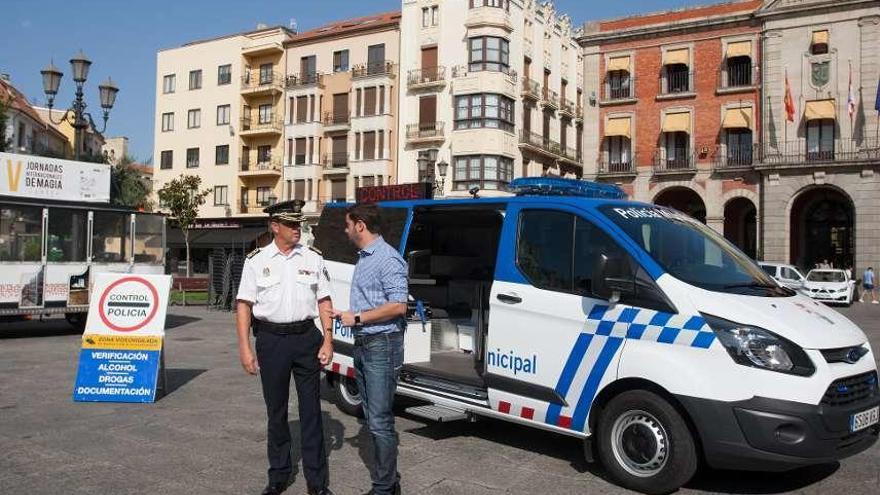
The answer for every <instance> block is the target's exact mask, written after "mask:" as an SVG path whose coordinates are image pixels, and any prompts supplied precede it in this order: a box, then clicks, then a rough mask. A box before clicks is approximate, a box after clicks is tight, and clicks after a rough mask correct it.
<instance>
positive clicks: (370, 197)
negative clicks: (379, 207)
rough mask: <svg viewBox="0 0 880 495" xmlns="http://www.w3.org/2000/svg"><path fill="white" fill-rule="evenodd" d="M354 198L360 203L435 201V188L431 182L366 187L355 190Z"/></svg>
mask: <svg viewBox="0 0 880 495" xmlns="http://www.w3.org/2000/svg"><path fill="white" fill-rule="evenodd" d="M354 196H355V201H356V202H358V203H376V202H379V201H403V200H412V199H434V187H433V184H431V183H430V182H414V183H411V184H397V185H391V186H365V187H359V188H357V189H355V192H354Z"/></svg>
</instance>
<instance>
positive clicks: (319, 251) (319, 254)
mask: <svg viewBox="0 0 880 495" xmlns="http://www.w3.org/2000/svg"><path fill="white" fill-rule="evenodd" d="M309 249H311V250H312V251H314V252H316V253H318V256H324V253H322V252H321V250H320V249H318V248H316V247H315V246H309Z"/></svg>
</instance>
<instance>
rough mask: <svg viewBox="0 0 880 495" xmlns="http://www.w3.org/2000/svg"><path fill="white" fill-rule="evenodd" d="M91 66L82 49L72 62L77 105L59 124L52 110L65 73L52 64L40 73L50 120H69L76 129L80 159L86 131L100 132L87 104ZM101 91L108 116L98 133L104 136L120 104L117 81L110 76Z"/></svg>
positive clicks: (104, 110) (77, 156)
mask: <svg viewBox="0 0 880 495" xmlns="http://www.w3.org/2000/svg"><path fill="white" fill-rule="evenodd" d="M91 66H92V61H91V60H89V59H88V58H87V57H86V56H85V54H84V53H83V52H82V50H80V52H79V53H78V54H76V56H75V57H73V58H72V59H70V68H71V70H72V72H73V82H74V83H75V84H76V97H75V98H74V100H73V106H71V107H70V108H69V109H67V111H66V112H64V115H63V116H62V117H61V119H60V120H58V121H57V122H56V121H55V119H53V118H52V108H53V106H54V103H55V96H57V95H58V87H59V86H61V78H62V77H63V76H64V74H63V73H62V72H61V71H60V70H59V69H58V67H55V64H53V63H52V62H49V65H48V66H46V68H45V69H43V70H41V71H40V74H42V75H43V91H44V92H45V93H46V97H47V99H48V106H49V120H50V121H52V123H53V124H56V125H58V124H61V123H62V122H65V121H67V122H68V123H69V124H70V125H71V126H72V127H73V129H74V134H73V149H74V152H73V153H74V158H75V159H76V160H79V159H80V153H81V150H82V134H83V131H85V130H86V129H88V128H89V127H92V128H94V129H95V130H97V126H96V125H95V121H94V120H92V114H90V113H89V112H86V102H85V101H84V100H83V86H84V85H85V83H86V79H87V78H88V76H89V68H90V67H91ZM98 92H99V96H100V101H101V108H102V109H103V114H104V123H103V126H102V127H101V130H100V131H98V132H99V133H103V132H104V131H105V130H106V129H107V120H108V119H109V118H110V109H112V108H113V104H114V103H115V102H116V93H118V92H119V88H117V87H116V85H115V84H113V81H112V80H111V79H110V78H109V77H108V78H107V80H106V81H104V82H103V83H101V84H100V85H99V86H98Z"/></svg>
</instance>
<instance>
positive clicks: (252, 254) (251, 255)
mask: <svg viewBox="0 0 880 495" xmlns="http://www.w3.org/2000/svg"><path fill="white" fill-rule="evenodd" d="M259 252H260V248H257V249H254V250H253V251H251V252H250V253H248V255H247V259H251V258H253V257H254V256H256V255H257V253H259Z"/></svg>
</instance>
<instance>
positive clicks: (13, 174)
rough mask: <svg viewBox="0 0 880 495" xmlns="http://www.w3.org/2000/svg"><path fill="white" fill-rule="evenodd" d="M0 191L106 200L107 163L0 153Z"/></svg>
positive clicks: (108, 174)
mask: <svg viewBox="0 0 880 495" xmlns="http://www.w3.org/2000/svg"><path fill="white" fill-rule="evenodd" d="M0 195H5V196H17V197H20V198H31V199H34V198H42V199H55V200H61V201H86V202H89V203H109V202H110V165H107V164H104V163H87V162H76V161H73V160H61V159H59V158H46V157H43V156H35V155H19V154H13V153H0Z"/></svg>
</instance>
